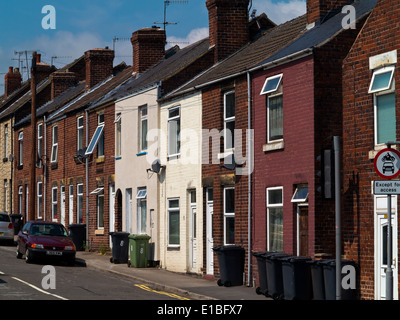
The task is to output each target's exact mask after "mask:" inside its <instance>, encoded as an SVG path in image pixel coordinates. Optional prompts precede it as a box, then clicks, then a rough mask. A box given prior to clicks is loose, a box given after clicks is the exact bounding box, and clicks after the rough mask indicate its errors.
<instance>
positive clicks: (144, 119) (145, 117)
mask: <svg viewBox="0 0 400 320" xmlns="http://www.w3.org/2000/svg"><path fill="white" fill-rule="evenodd" d="M143 110H146V115H143ZM148 114H149V108H148V107H147V105H144V106H141V107H139V122H140V124H139V135H138V136H139V151H140V152H145V151H147V148H148V143H147V132H148V130H149V127H148V125H149V121H148V119H149V117H148ZM179 115H180V111H179ZM143 122H146V123H147V127H146V133H145V134H146V137H144V139H145V140H143ZM143 141H146V146H145V147H144V146H143V143H142V142H143Z"/></svg>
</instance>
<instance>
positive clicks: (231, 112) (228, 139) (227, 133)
mask: <svg viewBox="0 0 400 320" xmlns="http://www.w3.org/2000/svg"><path fill="white" fill-rule="evenodd" d="M234 147H235V91H231V92H227V93H225V94H224V149H225V150H224V151H230V150H232V149H233V148H234Z"/></svg>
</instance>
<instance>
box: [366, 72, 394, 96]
mask: <svg viewBox="0 0 400 320" xmlns="http://www.w3.org/2000/svg"><path fill="white" fill-rule="evenodd" d="M393 75H394V67H393V66H391V67H384V68H381V69H377V70H375V71H374V73H373V75H372V79H371V84H370V86H369V90H368V93H377V92H381V91H386V90H389V89H390V88H391V87H392V83H393Z"/></svg>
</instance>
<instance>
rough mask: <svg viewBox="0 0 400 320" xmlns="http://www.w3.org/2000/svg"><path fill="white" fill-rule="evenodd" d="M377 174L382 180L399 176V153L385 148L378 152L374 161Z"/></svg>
mask: <svg viewBox="0 0 400 320" xmlns="http://www.w3.org/2000/svg"><path fill="white" fill-rule="evenodd" d="M374 168H375V171H376V173H377V174H379V176H381V177H382V178H384V179H393V178H395V177H397V176H398V175H399V174H400V152H398V151H397V150H395V149H391V148H386V149H383V150H381V151H379V152H378V154H377V155H376V156H375V160H374Z"/></svg>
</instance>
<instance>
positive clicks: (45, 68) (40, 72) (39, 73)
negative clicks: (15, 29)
mask: <svg viewBox="0 0 400 320" xmlns="http://www.w3.org/2000/svg"><path fill="white" fill-rule="evenodd" d="M41 56H42V55H41V54H40V53H38V54H37V56H36V84H39V83H40V82H41V81H43V80H44V79H46V78H47V77H48V76H50V74H51V73H52V72H54V71H55V70H56V68H55V67H54V66H50V65H49V64H47V63H43V62H41Z"/></svg>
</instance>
